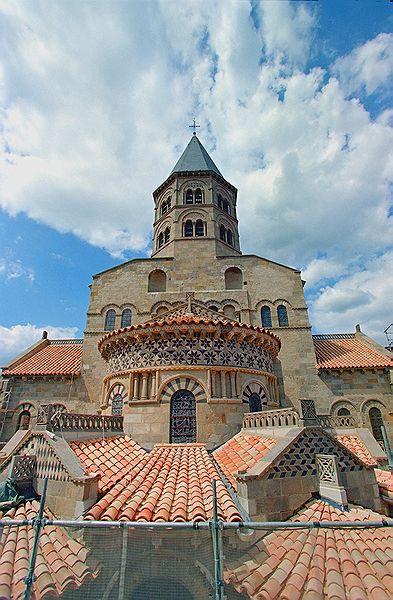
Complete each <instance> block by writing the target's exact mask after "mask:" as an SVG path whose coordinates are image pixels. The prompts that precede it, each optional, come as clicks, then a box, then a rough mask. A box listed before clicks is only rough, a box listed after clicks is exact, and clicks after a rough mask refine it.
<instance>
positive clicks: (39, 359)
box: [2, 340, 82, 375]
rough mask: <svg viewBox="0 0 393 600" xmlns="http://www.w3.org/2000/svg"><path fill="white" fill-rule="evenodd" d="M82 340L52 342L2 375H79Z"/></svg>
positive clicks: (4, 371)
mask: <svg viewBox="0 0 393 600" xmlns="http://www.w3.org/2000/svg"><path fill="white" fill-rule="evenodd" d="M81 364H82V340H52V341H51V342H50V343H49V345H48V346H45V347H44V348H42V349H41V350H38V351H37V352H36V353H35V354H33V355H32V356H30V357H27V358H26V359H25V360H22V362H20V363H19V364H17V365H16V366H15V367H12V366H11V368H10V369H4V370H3V372H2V374H3V375H80V372H81Z"/></svg>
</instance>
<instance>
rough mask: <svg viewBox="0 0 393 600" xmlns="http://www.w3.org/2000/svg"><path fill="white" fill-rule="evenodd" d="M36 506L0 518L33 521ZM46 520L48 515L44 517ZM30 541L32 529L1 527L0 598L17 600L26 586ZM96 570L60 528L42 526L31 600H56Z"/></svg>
mask: <svg viewBox="0 0 393 600" xmlns="http://www.w3.org/2000/svg"><path fill="white" fill-rule="evenodd" d="M38 508H39V504H38V502H37V501H36V500H33V501H32V502H26V504H25V505H22V506H19V507H18V508H13V509H11V510H9V511H8V512H7V513H6V514H5V515H2V513H0V518H5V519H6V518H10V519H34V518H36V517H37V513H38ZM46 516H49V515H46ZM33 540H34V528H33V526H31V525H30V526H27V525H22V526H21V527H4V528H3V529H2V532H1V538H0V598H3V599H5V598H12V599H13V600H21V599H22V598H24V593H25V588H26V585H25V583H24V581H23V578H24V577H26V575H27V573H28V569H29V560H30V557H31V552H32V547H33ZM97 573H98V567H97V565H96V564H94V563H93V562H91V561H90V558H89V557H88V551H87V549H86V548H85V546H83V544H80V543H79V542H77V541H76V540H74V539H72V538H70V537H68V535H67V534H66V532H65V530H64V529H62V528H61V527H53V526H50V525H46V526H45V527H43V529H42V530H41V535H40V538H39V545H38V554H37V562H36V568H35V575H36V577H37V579H36V580H35V581H34V583H33V589H32V592H33V593H32V598H35V600H41V599H42V598H46V597H48V596H50V597H51V598H53V597H55V596H59V595H60V594H62V593H63V592H65V591H66V590H68V589H73V588H79V587H80V586H81V585H82V584H83V583H84V582H85V581H86V580H88V579H94V578H95V577H96V576H97Z"/></svg>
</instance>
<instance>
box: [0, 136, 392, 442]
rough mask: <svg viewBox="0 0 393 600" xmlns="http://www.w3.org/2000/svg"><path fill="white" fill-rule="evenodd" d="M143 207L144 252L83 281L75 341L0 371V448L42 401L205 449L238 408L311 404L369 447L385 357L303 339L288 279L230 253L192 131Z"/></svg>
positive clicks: (294, 276) (236, 248) (224, 220)
mask: <svg viewBox="0 0 393 600" xmlns="http://www.w3.org/2000/svg"><path fill="white" fill-rule="evenodd" d="M153 198H154V205H155V220H154V237H153V251H152V256H151V258H147V259H142V258H138V259H135V260H131V261H128V262H125V263H123V264H121V265H119V266H116V267H114V268H111V269H108V270H106V271H104V272H102V273H98V274H96V275H94V276H93V281H92V284H91V286H90V288H91V291H90V304H89V308H88V312H87V321H86V330H85V333H84V338H83V340H68V341H59V340H57V341H56V340H48V339H47V338H46V337H45V336H44V338H43V339H42V340H41V341H40V342H38V343H37V344H36V345H35V346H33V347H32V348H30V349H28V350H27V351H26V352H25V353H23V354H22V355H21V356H20V357H17V358H16V359H15V360H13V361H11V362H10V364H8V365H6V366H5V368H4V369H3V373H2V393H3V396H2V397H3V411H2V417H1V419H2V420H1V437H2V440H3V441H6V440H7V439H9V438H10V437H11V436H12V435H13V433H14V432H15V430H16V429H18V428H23V427H25V426H27V427H29V426H30V423H31V422H33V421H34V419H35V418H36V417H37V415H38V413H39V410H40V407H41V406H42V405H47V404H51V405H55V410H61V411H66V412H69V413H99V414H103V415H111V414H113V415H118V414H122V415H123V416H124V432H125V433H127V434H129V435H130V436H132V438H133V439H134V440H136V441H137V442H138V443H139V444H141V445H142V446H143V447H146V448H151V447H152V446H153V445H154V444H156V443H168V442H175V443H176V442H184V441H185V442H203V443H205V444H207V447H208V448H210V449H211V448H214V447H217V446H219V445H220V444H222V443H224V442H225V441H227V440H228V439H229V438H231V437H232V436H233V435H235V434H236V433H237V432H238V431H239V430H240V428H241V424H242V421H243V417H244V414H245V413H248V412H261V411H264V410H274V409H279V408H287V407H288V408H294V409H296V410H297V411H299V412H300V403H301V400H314V401H315V405H316V408H317V412H318V413H319V414H321V415H327V416H332V417H334V416H341V417H342V416H348V417H349V418H350V421H348V423H350V424H351V426H357V427H363V426H366V427H368V428H369V429H370V430H371V431H372V432H373V433H374V435H375V437H377V440H378V441H379V442H382V439H381V435H380V424H381V423H382V422H383V423H384V424H385V426H386V428H387V429H388V431H390V427H391V425H390V423H391V416H392V411H393V401H392V400H393V395H392V372H393V371H392V357H391V354H390V353H389V352H387V351H385V350H384V348H382V347H381V346H378V345H377V344H376V343H375V342H373V341H372V340H370V339H369V338H367V336H365V335H364V334H362V332H361V331H360V328H358V330H357V331H356V332H354V333H351V334H334V335H331V336H328V335H327V336H323V335H320V336H314V337H313V336H312V334H311V327H310V323H309V320H308V313H307V305H306V302H305V298H304V291H303V286H304V282H303V281H302V278H301V273H300V271H299V270H296V269H293V268H290V267H287V266H284V265H281V264H278V263H275V262H273V261H270V260H268V259H265V258H261V257H258V256H255V255H243V254H242V253H241V250H240V241H239V232H238V221H237V212H236V207H237V190H236V188H235V187H234V186H233V185H232V184H231V183H229V182H228V181H226V179H225V178H224V177H223V176H222V174H221V173H220V171H219V170H218V168H217V166H216V165H215V164H214V162H213V161H212V159H211V157H210V156H209V155H208V153H207V152H206V150H205V148H204V147H203V145H202V144H201V142H200V141H199V139H198V138H197V136H196V135H195V134H194V135H193V136H192V138H191V140H190V142H189V144H188V146H187V147H186V149H185V151H184V152H183V154H182V156H181V157H180V159H179V161H178V162H177V164H176V165H175V167H174V169H173V171H172V172H171V174H170V175H169V177H168V178H167V179H166V180H165V181H164V182H163V183H162V184H161V185H160V186H159V188H158V189H157V190H156V191H155V192H154V193H153Z"/></svg>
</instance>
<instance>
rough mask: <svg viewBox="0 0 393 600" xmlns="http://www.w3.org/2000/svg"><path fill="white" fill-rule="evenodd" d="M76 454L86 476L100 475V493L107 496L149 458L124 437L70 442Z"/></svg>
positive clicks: (143, 451)
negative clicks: (141, 462)
mask: <svg viewBox="0 0 393 600" xmlns="http://www.w3.org/2000/svg"><path fill="white" fill-rule="evenodd" d="M70 446H71V448H72V450H73V451H74V452H75V454H76V455H77V457H78V458H79V460H80V461H81V463H82V464H83V466H84V467H85V469H86V474H89V475H91V474H92V473H99V475H100V481H99V484H98V491H99V493H100V494H105V493H106V492H107V491H108V490H110V489H111V487H113V486H114V485H115V484H116V483H117V482H118V481H120V480H121V479H122V478H123V477H124V475H126V474H127V473H128V472H129V471H130V469H131V468H132V467H133V466H137V465H138V463H139V461H140V460H141V459H142V458H143V457H144V456H147V455H148V454H147V452H146V451H145V450H143V448H141V447H140V446H139V445H138V444H137V443H136V442H134V440H132V439H131V438H129V437H128V436H126V435H124V436H121V437H115V438H107V439H98V440H87V441H82V442H70Z"/></svg>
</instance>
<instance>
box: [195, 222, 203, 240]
mask: <svg viewBox="0 0 393 600" xmlns="http://www.w3.org/2000/svg"><path fill="white" fill-rule="evenodd" d="M195 235H196V236H197V237H202V236H204V235H205V226H204V224H203V221H202V219H198V220H197V222H196V223H195Z"/></svg>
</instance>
